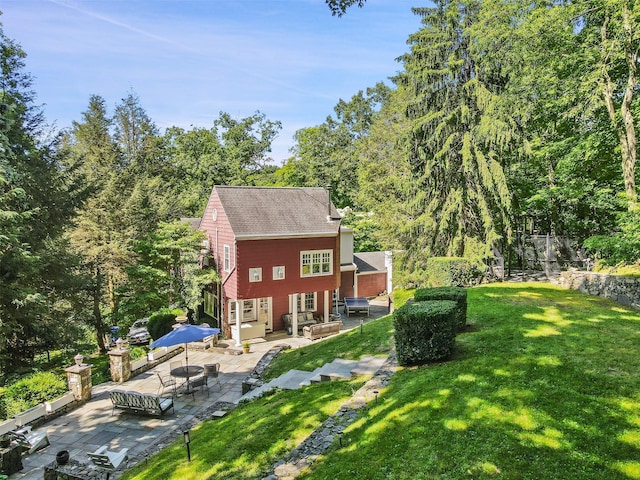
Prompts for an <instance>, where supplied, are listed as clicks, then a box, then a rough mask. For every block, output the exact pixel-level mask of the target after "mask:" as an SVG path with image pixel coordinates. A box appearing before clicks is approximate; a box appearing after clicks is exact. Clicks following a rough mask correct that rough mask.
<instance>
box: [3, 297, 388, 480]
mask: <svg viewBox="0 0 640 480" xmlns="http://www.w3.org/2000/svg"><path fill="white" fill-rule="evenodd" d="M386 313H387V308H386V303H385V304H384V305H379V306H376V305H375V304H372V308H371V315H370V316H369V317H366V316H362V315H355V316H353V315H352V316H351V317H349V318H346V317H345V316H344V315H343V322H344V330H348V329H351V328H357V327H359V326H360V325H361V322H362V323H366V322H367V321H370V320H372V319H374V318H378V317H380V316H383V315H385V314H386ZM318 341H320V340H315V341H314V342H318ZM310 343H312V341H310V340H308V339H305V338H303V337H292V336H288V335H286V334H285V333H284V332H279V333H276V334H272V335H268V336H267V338H266V340H262V339H257V340H254V341H252V342H251V353H249V354H242V355H229V354H224V353H221V352H220V350H219V349H209V350H205V351H194V350H189V364H191V365H204V364H208V363H220V370H221V375H220V377H219V380H220V387H219V386H218V385H217V384H216V383H215V382H210V385H209V388H208V395H207V391H206V390H205V391H200V392H197V393H196V394H195V395H178V396H177V397H176V398H175V401H174V407H175V412H173V411H171V410H169V412H167V413H166V414H165V415H163V416H162V417H150V416H144V415H137V414H132V413H126V412H122V411H118V410H116V411H115V412H114V413H113V415H112V404H111V401H110V399H109V391H110V390H112V389H114V388H118V389H123V390H132V391H136V392H143V393H153V394H156V393H157V392H158V387H159V385H160V381H159V379H158V377H157V375H156V372H158V373H160V374H161V375H168V374H169V363H170V362H171V361H177V360H182V361H183V363H184V360H185V359H184V352H183V353H181V354H180V355H178V356H176V357H173V358H172V359H171V360H169V361H165V362H163V363H161V364H160V365H157V366H156V367H154V368H152V369H151V370H148V371H147V372H144V373H142V374H140V375H137V376H135V377H133V378H132V379H130V380H129V381H127V382H125V383H122V384H119V383H114V382H107V383H104V384H101V385H97V386H94V387H93V389H92V398H91V400H90V401H88V402H87V403H86V404H84V405H82V406H81V407H79V408H77V409H75V410H73V411H71V412H69V413H67V414H65V415H62V416H60V417H57V418H54V419H52V420H51V421H49V422H47V423H45V424H44V425H41V426H38V427H36V428H35V429H34V430H36V431H37V430H40V429H46V430H47V434H48V436H49V440H50V442H51V445H49V446H48V447H46V448H44V449H42V450H40V451H38V452H35V453H33V454H30V455H24V456H23V457H22V464H23V467H24V468H23V469H22V470H21V471H20V472H18V473H14V474H12V475H10V476H9V478H10V479H11V480H14V479H15V480H23V479H24V480H36V479H37V480H41V479H42V478H43V475H44V467H45V466H46V465H48V464H50V463H52V462H54V461H55V457H56V453H57V452H59V451H61V450H68V451H69V452H70V458H71V459H72V460H76V461H78V462H81V463H85V464H89V463H90V462H89V459H88V457H87V452H93V451H95V450H97V449H98V448H99V447H100V446H102V445H108V447H109V450H111V451H119V450H120V449H122V448H128V449H129V452H128V453H129V461H128V465H129V466H131V465H133V464H135V463H137V462H138V461H140V460H142V459H144V458H145V457H147V456H148V455H149V454H150V453H153V452H155V451H157V450H159V449H161V448H162V447H163V446H164V445H166V444H168V443H170V442H172V441H173V440H174V439H175V438H176V436H178V435H180V434H181V431H182V428H184V427H188V426H189V425H193V424H195V423H198V422H199V421H200V420H201V419H202V418H203V417H204V416H206V415H207V413H206V412H207V411H208V410H211V408H212V407H214V406H215V405H216V404H219V403H220V402H223V403H229V404H233V403H235V402H237V401H238V399H239V398H240V397H241V396H242V382H243V381H244V380H245V379H246V378H247V376H248V375H249V374H250V373H251V371H252V370H253V369H254V367H255V366H256V364H257V363H258V361H259V360H260V359H261V358H262V357H263V355H264V354H265V353H267V352H268V351H269V350H270V349H271V348H272V347H274V346H275V345H283V344H286V345H289V346H290V347H291V348H299V347H301V346H304V345H308V344H310ZM168 395H170V393H169V392H168V391H167V392H166V393H165V396H168ZM210 416H211V415H210V414H208V417H210ZM115 477H117V474H114V475H112V476H111V478H115Z"/></svg>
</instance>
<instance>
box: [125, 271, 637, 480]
mask: <svg viewBox="0 0 640 480" xmlns="http://www.w3.org/2000/svg"><path fill="white" fill-rule="evenodd" d="M468 303H469V312H468V319H469V323H471V324H472V327H471V328H470V329H469V331H467V332H465V333H462V334H460V335H458V337H457V339H456V348H455V352H454V355H453V358H451V359H450V360H449V361H447V362H442V363H437V364H430V365H426V366H421V367H413V368H405V369H401V370H400V371H399V372H398V373H396V374H395V375H394V376H393V378H392V380H391V382H390V384H389V385H388V386H387V388H385V389H384V390H383V391H381V392H380V395H379V400H378V403H377V404H372V405H370V406H369V407H368V408H366V409H363V411H362V416H361V418H360V419H359V420H358V421H356V422H355V423H354V424H353V425H351V426H350V427H349V428H348V429H347V430H346V431H345V434H344V435H343V438H342V447H340V446H339V445H337V444H336V445H334V446H333V447H332V448H331V449H330V450H329V451H328V452H327V454H326V455H324V456H323V457H321V458H320V459H319V460H318V461H317V462H316V463H315V464H314V465H313V467H312V470H311V471H310V472H307V473H306V475H305V476H303V477H301V478H311V479H327V480H328V479H356V478H357V479H386V478H390V479H431V478H433V479H436V478H437V479H461V478H497V479H554V480H555V479H580V480H582V479H598V480H600V479H605V478H606V479H629V478H640V389H639V387H640V370H639V366H640V361H639V360H638V353H639V352H640V313H638V312H635V311H632V310H629V309H626V308H623V307H621V306H619V305H617V304H615V303H612V302H609V301H606V300H603V299H600V298H596V297H588V296H586V295H582V294H580V293H577V292H574V291H566V290H561V289H557V288H554V287H552V286H548V285H544V284H538V283H535V284H534V283H531V284H494V285H488V286H481V287H477V288H474V289H471V290H469V297H468ZM396 306H398V303H397V304H396ZM390 334H392V324H391V320H390V318H389V317H386V318H384V319H380V320H377V321H374V322H371V323H369V324H367V325H365V329H364V332H363V334H362V335H360V333H359V331H354V332H351V333H350V334H347V335H340V336H337V337H334V338H332V339H329V340H325V341H323V342H319V343H318V344H314V345H313V346H311V347H308V348H306V349H304V350H299V351H293V352H290V353H288V354H287V355H283V356H281V357H279V358H278V359H276V361H275V363H274V364H273V365H272V368H271V369H270V372H271V373H270V374H271V375H277V374H278V372H282V371H284V370H286V369H288V368H291V367H292V366H296V368H312V367H313V366H314V365H316V364H318V363H324V361H325V359H327V358H329V357H330V358H331V359H333V358H334V357H335V356H342V355H341V353H344V354H345V356H347V357H355V356H359V355H361V354H365V353H367V354H370V353H373V354H382V353H383V351H384V350H385V348H386V347H387V346H388V343H387V342H388V337H389V335H390ZM357 386H358V385H357V384H354V385H351V384H349V383H347V382H332V383H330V384H324V385H317V386H313V387H309V388H307V389H303V390H300V391H293V392H280V393H277V394H275V395H273V396H271V397H267V398H263V399H260V400H258V401H256V402H252V403H249V404H247V405H242V406H240V407H238V409H236V410H235V411H233V412H231V413H230V414H229V415H228V416H227V417H225V418H223V419H222V420H217V421H213V422H207V423H205V424H203V425H201V426H200V427H199V428H198V429H196V430H195V431H194V434H193V437H192V438H193V443H192V445H193V447H194V452H195V453H194V461H193V462H192V463H191V464H190V465H189V464H187V462H186V459H185V452H184V448H183V447H182V446H181V444H180V443H177V444H175V445H173V446H171V447H169V448H168V449H166V450H165V451H164V452H163V453H162V454H161V455H159V456H156V457H154V458H152V459H151V460H150V461H149V462H148V463H145V464H144V465H141V466H140V468H138V469H137V470H135V471H134V472H131V473H130V474H129V475H127V476H126V477H124V478H175V479H178V478H193V479H196V478H198V479H204V478H261V477H262V476H264V475H265V474H266V471H267V469H268V467H269V466H270V465H271V463H272V462H273V461H274V460H275V459H277V458H279V457H280V456H282V455H283V454H285V453H286V452H288V451H289V450H290V449H291V448H293V447H294V446H295V445H296V444H297V443H298V442H299V441H300V440H301V439H302V438H303V437H304V435H306V434H307V433H308V432H309V431H311V430H313V428H315V427H314V425H318V424H319V423H320V422H321V421H322V420H323V419H324V418H325V417H326V416H327V415H330V414H331V413H332V411H335V409H336V408H338V405H339V404H340V402H341V400H343V399H345V398H347V397H348V396H349V395H350V394H351V391H352V389H355V388H357Z"/></svg>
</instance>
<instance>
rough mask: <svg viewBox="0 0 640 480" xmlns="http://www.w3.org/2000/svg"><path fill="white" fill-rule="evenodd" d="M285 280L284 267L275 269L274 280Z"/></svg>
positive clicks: (280, 266)
mask: <svg viewBox="0 0 640 480" xmlns="http://www.w3.org/2000/svg"><path fill="white" fill-rule="evenodd" d="M284 278H285V269H284V265H279V266H277V267H273V279H274V280H284Z"/></svg>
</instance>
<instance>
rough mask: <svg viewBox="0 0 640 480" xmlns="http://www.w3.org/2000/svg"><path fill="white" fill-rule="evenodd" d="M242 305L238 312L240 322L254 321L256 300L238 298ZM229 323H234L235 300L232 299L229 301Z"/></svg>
mask: <svg viewBox="0 0 640 480" xmlns="http://www.w3.org/2000/svg"><path fill="white" fill-rule="evenodd" d="M240 304H241V305H242V312H240V321H241V322H254V321H255V320H256V318H257V317H256V301H255V300H254V299H251V300H240ZM229 323H231V324H234V323H236V302H235V301H234V300H230V301H229Z"/></svg>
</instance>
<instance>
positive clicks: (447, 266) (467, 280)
mask: <svg viewBox="0 0 640 480" xmlns="http://www.w3.org/2000/svg"><path fill="white" fill-rule="evenodd" d="M425 271H426V274H427V277H428V279H429V280H428V281H429V285H430V286H432V287H448V286H454V287H468V286H471V285H475V284H477V283H478V282H479V281H480V279H481V278H482V270H481V269H480V267H479V265H478V264H477V263H476V262H472V261H470V260H468V259H466V258H459V257H431V258H429V259H428V260H427V265H426V267H425Z"/></svg>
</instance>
